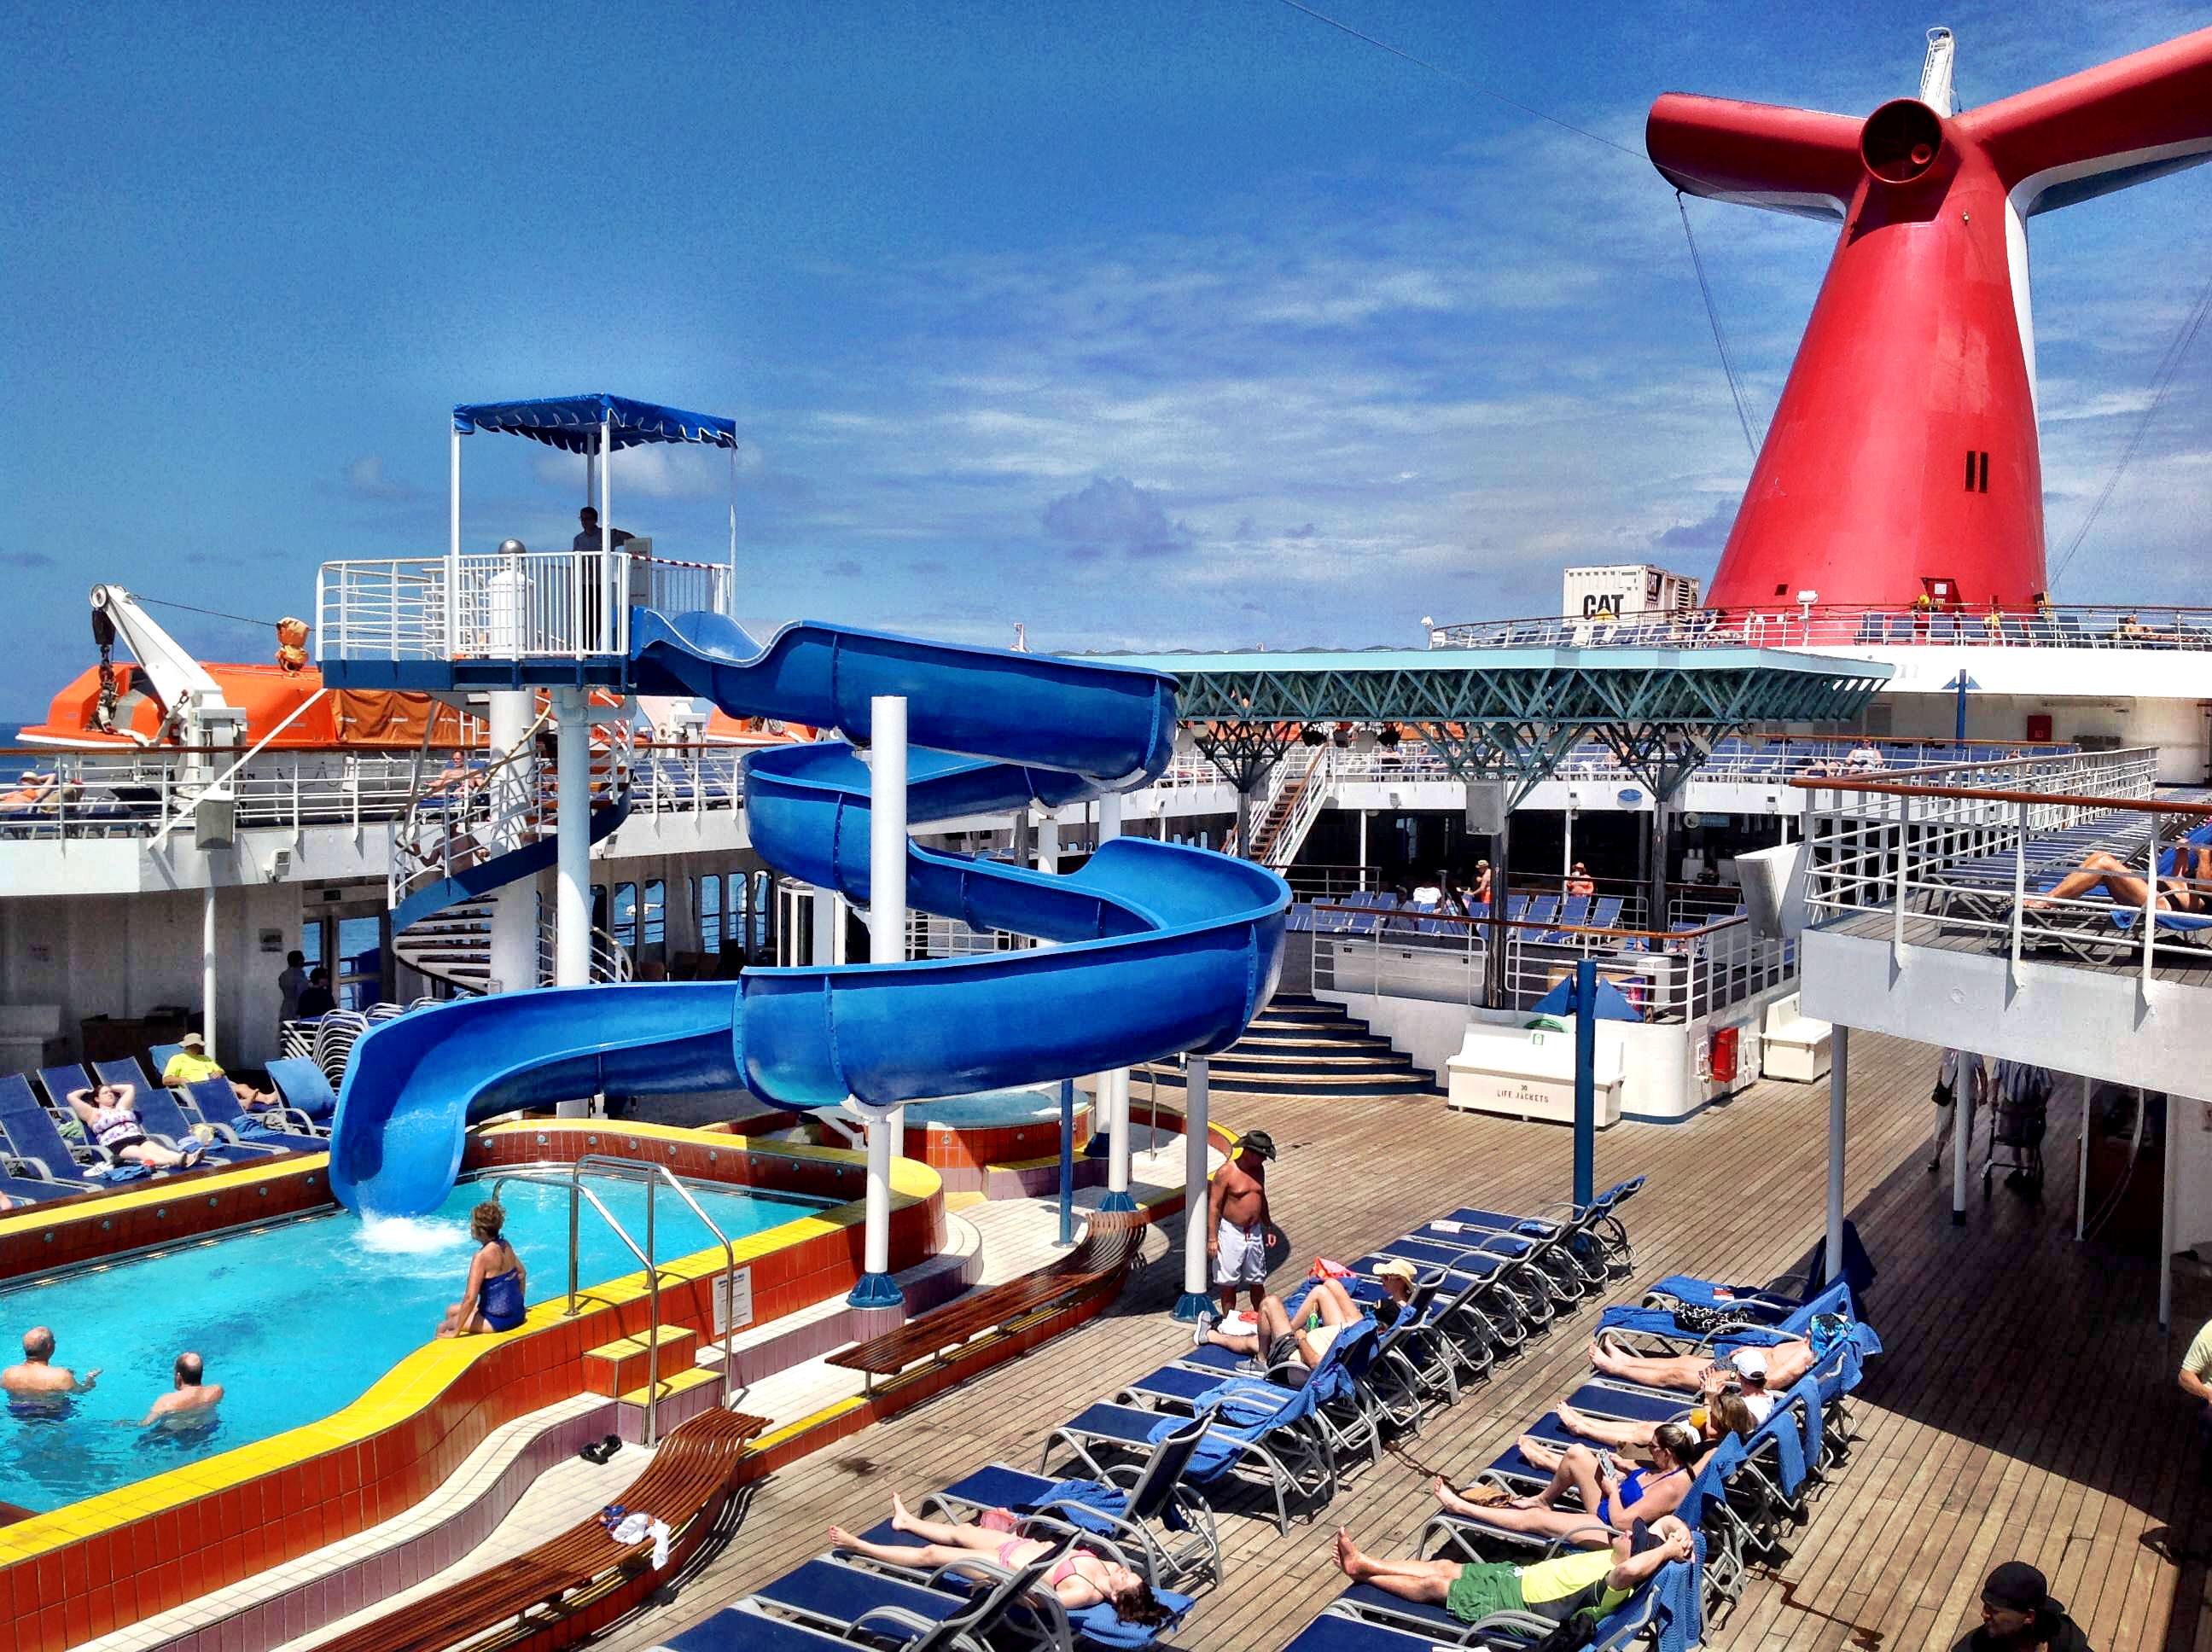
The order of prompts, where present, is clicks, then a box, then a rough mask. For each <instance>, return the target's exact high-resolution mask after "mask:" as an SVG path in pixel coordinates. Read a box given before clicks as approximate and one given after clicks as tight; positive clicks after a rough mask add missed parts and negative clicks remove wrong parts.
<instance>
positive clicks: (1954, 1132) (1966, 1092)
mask: <svg viewBox="0 0 2212 1652" xmlns="http://www.w3.org/2000/svg"><path fill="white" fill-rule="evenodd" d="M1960 1054H1962V1055H1966V1057H1967V1059H1966V1060H1964V1061H1961V1062H1960V1064H1959V1080H1960V1083H1959V1090H1960V1093H1959V1094H1958V1095H1955V1096H1952V1097H1951V1225H1952V1226H1953V1227H1954V1228H1963V1227H1965V1226H1966V1160H1967V1159H1968V1158H1969V1157H1971V1156H1972V1153H1973V1148H1974V1097H1975V1096H1976V1095H1977V1094H1978V1093H1979V1091H1980V1090H1981V1088H1982V1086H1981V1085H1980V1084H1979V1083H1978V1082H1977V1081H1976V1075H1977V1074H1978V1073H1979V1072H1981V1071H1982V1058H1981V1057H1980V1056H1978V1055H1971V1054H1967V1053H1966V1052H1965V1051H1963V1050H1962V1051H1960Z"/></svg>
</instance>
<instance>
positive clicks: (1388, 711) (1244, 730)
mask: <svg viewBox="0 0 2212 1652" xmlns="http://www.w3.org/2000/svg"><path fill="white" fill-rule="evenodd" d="M1115 659H1116V662H1117V663H1119V664H1123V665H1146V666H1150V667H1152V668H1153V669H1155V670H1158V671H1172V672H1174V673H1175V675H1176V678H1177V680H1178V682H1179V683H1180V684H1181V692H1180V694H1179V695H1178V701H1177V714H1178V715H1179V716H1180V717H1181V718H1182V720H1183V721H1184V722H1185V723H1187V724H1191V725H1194V726H1196V733H1197V738H1198V741H1199V745H1200V750H1202V751H1204V752H1205V753H1206V756H1207V757H1209V758H1210V759H1212V761H1213V762H1214V763H1215V764H1216V765H1217V766H1218V767H1219V768H1222V769H1223V771H1224V772H1225V774H1228V775H1229V777H1230V778H1231V780H1233V781H1235V782H1236V783H1237V785H1239V786H1240V787H1249V786H1250V785H1251V784H1253V783H1254V781H1255V780H1256V779H1257V777H1258V775H1259V774H1260V773H1261V772H1264V770H1265V769H1266V768H1267V765H1268V764H1269V763H1271V762H1273V761H1274V759H1275V758H1276V757H1278V756H1280V755H1281V753H1282V751H1283V750H1284V748H1285V747H1286V746H1287V745H1288V744H1290V743H1291V742H1292V741H1294V740H1296V739H1297V738H1298V735H1299V733H1300V732H1301V730H1302V728H1303V726H1305V725H1308V724H1314V723H1328V722H1357V723H1376V724H1381V723H1389V724H1394V725H1396V726H1400V727H1402V728H1404V729H1405V730H1406V731H1407V732H1409V733H1414V734H1418V735H1419V737H1420V738H1423V739H1424V740H1426V741H1429V742H1430V743H1431V744H1433V745H1434V746H1435V747H1436V748H1437V750H1439V751H1440V752H1442V753H1443V756H1444V758H1445V761H1446V762H1447V763H1449V765H1450V767H1451V768H1452V769H1453V770H1454V771H1455V773H1458V774H1462V775H1463V776H1464V777H1467V778H1475V777H1486V778H1487V777H1495V778H1499V779H1505V780H1513V781H1516V782H1517V783H1518V784H1517V787H1516V789H1517V790H1519V791H1520V792H1521V793H1522V794H1523V795H1525V793H1526V791H1527V789H1528V787H1533V786H1534V784H1535V783H1536V782H1537V781H1539V780H1543V779H1545V778H1546V777H1547V776H1548V775H1549V774H1551V773H1552V772H1553V769H1554V768H1556V767H1557V766H1558V763H1559V759H1560V758H1561V757H1562V756H1564V755H1565V753H1566V752H1567V751H1568V750H1571V749H1572V748H1573V747H1574V746H1575V745H1576V744H1579V743H1581V742H1583V741H1586V740H1589V739H1592V738H1596V739H1601V740H1603V741H1604V742H1605V743H1606V744H1608V745H1610V746H1612V747H1613V749H1614V750H1616V751H1617V752H1619V753H1620V756H1622V758H1623V759H1624V760H1625V761H1626V762H1629V763H1630V764H1631V765H1632V767H1633V768H1636V769H1637V770H1638V771H1639V772H1641V773H1643V774H1644V775H1645V777H1646V778H1647V779H1648V780H1650V783H1651V784H1652V786H1653V787H1654V788H1655V790H1656V791H1657V792H1658V793H1660V794H1661V795H1662V796H1665V795H1668V794H1669V793H1672V792H1673V791H1674V787H1675V786H1676V785H1678V784H1679V783H1680V780H1681V779H1682V778H1683V777H1684V776H1686V774H1688V773H1689V772H1690V771H1691V770H1692V769H1693V768H1695V767H1696V766H1697V764H1698V763H1699V762H1702V761H1703V760H1704V758H1705V754H1706V753H1707V752H1708V751H1709V750H1711V746H1712V743H1713V742H1714V741H1715V740H1717V739H1718V738H1721V737H1722V736H1723V735H1725V734H1728V733H1730V732H1734V731H1736V730H1740V729H1744V728H1748V727H1752V726H1757V725H1759V724H1765V723H1836V722H1844V721H1848V720H1851V719H1854V718H1856V717H1857V716H1858V714H1860V712H1861V711H1862V710H1863V709H1864V708H1865V706H1866V704H1867V702H1868V701H1869V700H1871V699H1872V698H1873V697H1874V695H1875V693H1876V692H1877V691H1878V690H1879V689H1881V686H1882V684H1883V683H1885V682H1887V680H1888V678H1889V676H1890V671H1891V668H1890V667H1889V666H1888V665H1886V664H1882V663H1880V662H1876V661H1871V660H1858V659H1823V658H1821V657H1820V656H1818V655H1814V654H1803V653H1785V652H1783V651H1780V650H1776V649H1765V648H1697V649H1672V648H1483V649H1459V648H1437V649H1428V648H1375V649H1366V650H1357V651H1314V652H1311V653H1303V652H1301V653H1223V654H1207V653H1160V654H1143V655H1133V656H1127V655H1124V656H1116V657H1115Z"/></svg>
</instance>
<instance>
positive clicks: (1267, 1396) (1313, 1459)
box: [1039, 1380, 1336, 1533]
mask: <svg viewBox="0 0 2212 1652" xmlns="http://www.w3.org/2000/svg"><path fill="white" fill-rule="evenodd" d="M1318 1397H1319V1396H1318V1394H1317V1393H1316V1390H1315V1389H1314V1388H1313V1387H1312V1386H1311V1385H1309V1386H1307V1387H1306V1388H1300V1389H1297V1390H1296V1391H1294V1392H1289V1393H1285V1391H1284V1390H1282V1389H1279V1388H1273V1387H1272V1386H1271V1385H1269V1384H1267V1383H1264V1382H1262V1383H1246V1382H1237V1381H1235V1380H1231V1381H1230V1382H1223V1383H1219V1384H1218V1385H1217V1386H1216V1388H1215V1389H1214V1392H1213V1394H1212V1396H1210V1400H1211V1405H1212V1406H1218V1407H1220V1412H1219V1415H1218V1416H1217V1417H1216V1418H1215V1419H1214V1420H1213V1421H1212V1423H1211V1424H1209V1426H1208V1427H1207V1429H1206V1434H1205V1435H1204V1436H1203V1437H1202V1438H1201V1440H1200V1443H1199V1446H1198V1449H1197V1450H1196V1451H1195V1452H1194V1454H1193V1455H1192V1459H1191V1462H1190V1465H1189V1467H1188V1468H1186V1469H1185V1471H1184V1473H1185V1475H1186V1477H1187V1478H1188V1479H1190V1480H1191V1481H1192V1482H1193V1483H1194V1484H1196V1485H1213V1484H1214V1483H1215V1482H1217V1481H1219V1480H1222V1479H1227V1478H1229V1477H1231V1475H1238V1476H1241V1477H1243V1478H1244V1479H1247V1480H1248V1481H1249V1480H1254V1479H1256V1480H1257V1481H1259V1482H1260V1483H1261V1485H1262V1486H1263V1488H1264V1489H1265V1491H1267V1493H1268V1494H1269V1496H1270V1497H1272V1498H1273V1502H1274V1505H1275V1529H1276V1530H1277V1531H1279V1532H1284V1533H1287V1532H1288V1531H1289V1530H1290V1529H1291V1518H1290V1503H1291V1498H1292V1497H1297V1499H1299V1500H1300V1501H1302V1502H1304V1503H1307V1504H1309V1505H1310V1508H1311V1509H1321V1508H1324V1507H1326V1506H1327V1505H1328V1503H1329V1501H1330V1499H1331V1498H1333V1497H1335V1495H1336V1459H1335V1454H1334V1452H1332V1451H1331V1450H1330V1449H1329V1445H1328V1437H1327V1436H1325V1435H1324V1434H1322V1431H1321V1430H1319V1429H1318V1428H1316V1426H1314V1424H1313V1422H1312V1413H1313V1408H1314V1404H1315V1401H1316V1399H1317V1398H1318ZM1208 1408H1210V1407H1208ZM1202 1409H1204V1408H1202ZM1178 1426H1180V1422H1179V1419H1177V1418H1173V1417H1163V1416H1162V1415H1161V1414H1160V1413H1159V1412H1156V1411H1148V1410H1146V1409H1144V1408H1142V1407H1140V1406H1117V1405H1111V1404H1103V1403H1102V1404H1099V1405H1095V1406H1089V1407H1087V1408H1085V1410H1084V1411H1082V1412H1079V1413H1078V1414H1077V1415H1076V1416H1074V1417H1073V1418H1069V1419H1068V1420H1067V1421H1066V1422H1065V1423H1063V1424H1060V1426H1059V1427H1058V1428H1056V1429H1054V1430H1053V1431H1052V1434H1051V1436H1049V1437H1048V1439H1047V1440H1046V1441H1045V1446H1044V1456H1043V1459H1042V1462H1041V1463H1040V1465H1039V1466H1040V1467H1042V1464H1043V1463H1048V1462H1050V1461H1052V1457H1053V1454H1054V1450H1055V1449H1066V1451H1068V1452H1069V1453H1070V1454H1071V1455H1073V1457H1074V1459H1075V1461H1077V1462H1079V1463H1080V1464H1082V1465H1083V1467H1084V1470H1085V1473H1088V1474H1090V1475H1091V1476H1092V1477H1093V1478H1096V1479H1105V1478H1107V1477H1108V1467H1107V1464H1108V1462H1109V1461H1111V1460H1112V1458H1113V1456H1115V1455H1121V1456H1125V1457H1138V1456H1148V1455H1151V1453H1152V1449H1153V1447H1155V1446H1157V1445H1158V1444H1159V1443H1160V1442H1161V1441H1163V1440H1164V1439H1165V1438H1166V1437H1167V1436H1169V1435H1170V1434H1171V1433H1173V1432H1174V1431H1175V1430H1176V1428H1177V1427H1178ZM1101 1453H1104V1454H1107V1455H1106V1456H1105V1457H1103V1458H1102V1456H1101V1455H1100V1454H1101ZM1210 1500H1211V1499H1209V1501H1210Z"/></svg>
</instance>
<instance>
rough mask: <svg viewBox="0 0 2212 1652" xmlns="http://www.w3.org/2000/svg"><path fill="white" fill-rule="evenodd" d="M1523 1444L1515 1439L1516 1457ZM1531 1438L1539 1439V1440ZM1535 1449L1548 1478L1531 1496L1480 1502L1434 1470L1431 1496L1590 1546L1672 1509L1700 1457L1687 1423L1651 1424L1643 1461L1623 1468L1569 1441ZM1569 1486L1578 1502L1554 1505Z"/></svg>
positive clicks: (1462, 1511) (1701, 1448) (1484, 1517)
mask: <svg viewBox="0 0 2212 1652" xmlns="http://www.w3.org/2000/svg"><path fill="white" fill-rule="evenodd" d="M1528 1443H1529V1442H1523V1445H1522V1455H1527V1452H1528ZM1534 1443H1537V1444H1539V1445H1540V1446H1541V1442H1534ZM1542 1449H1543V1450H1544V1452H1545V1455H1547V1456H1549V1457H1550V1458H1551V1459H1552V1463H1551V1468H1552V1483H1551V1484H1550V1485H1547V1486H1546V1487H1545V1488H1544V1489H1543V1490H1542V1491H1539V1492H1537V1493H1536V1494H1535V1496H1534V1497H1507V1498H1505V1499H1504V1501H1502V1502H1490V1503H1480V1502H1477V1501H1475V1500H1474V1499H1473V1498H1471V1497H1464V1496H1462V1494H1461V1493H1459V1492H1457V1491H1453V1490H1452V1488H1451V1487H1450V1486H1449V1485H1445V1484H1444V1479H1443V1475H1441V1474H1439V1475H1437V1477H1436V1479H1435V1480H1434V1481H1433V1482H1432V1483H1431V1485H1432V1489H1433V1490H1434V1491H1435V1492H1436V1494H1437V1503H1439V1504H1441V1505H1442V1506H1443V1509H1444V1512H1445V1513H1447V1514H1453V1515H1472V1516H1473V1517H1474V1518H1475V1519H1478V1520H1480V1521H1483V1522H1484V1523H1485V1524H1486V1525H1490V1526H1498V1527H1504V1529H1505V1530H1507V1531H1509V1532H1530V1533H1534V1534H1537V1535H1539V1536H1543V1537H1563V1538H1565V1539H1566V1540H1568V1541H1569V1542H1571V1543H1575V1544H1579V1545H1580V1546H1582V1547H1583V1548H1585V1549H1592V1548H1598V1547H1601V1546H1603V1545H1604V1544H1605V1543H1607V1541H1609V1540H1611V1538H1612V1536H1613V1534H1615V1533H1620V1532H1625V1531H1626V1530H1627V1529H1628V1527H1629V1522H1631V1521H1638V1520H1656V1519H1658V1518H1659V1516H1660V1515H1671V1514H1673V1513H1674V1510H1675V1509H1677V1508H1679V1507H1680V1504H1681V1502H1682V1498H1683V1496H1684V1494H1685V1493H1686V1492H1687V1491H1689V1489H1690V1477H1691V1475H1692V1473H1693V1472H1694V1471H1695V1469H1696V1467H1697V1461H1698V1459H1699V1458H1700V1457H1702V1456H1703V1455H1705V1441H1703V1440H1701V1439H1699V1437H1698V1431H1697V1430H1695V1429H1693V1428H1692V1427H1691V1426H1690V1425H1689V1424H1687V1423H1662V1424H1659V1426H1658V1427H1657V1428H1656V1429H1655V1430H1652V1440H1651V1466H1650V1467H1649V1468H1638V1469H1635V1470H1633V1471H1632V1472H1631V1473H1626V1474H1624V1473H1621V1472H1620V1464H1619V1463H1617V1462H1615V1461H1613V1456H1612V1454H1611V1453H1609V1452H1603V1451H1593V1450H1591V1449H1589V1447H1588V1446H1585V1445H1571V1446H1569V1447H1568V1448H1567V1449H1565V1451H1555V1450H1554V1449H1553V1448H1551V1447H1548V1446H1546V1447H1543V1448H1542ZM1529 1461H1531V1462H1535V1461H1536V1460H1535V1459H1534V1458H1533V1457H1531V1458H1529ZM1537 1466H1538V1467H1543V1466H1544V1465H1542V1464H1541V1463H1539V1464H1538V1465H1537ZM1569 1491H1573V1492H1575V1493H1577V1495H1578V1496H1579V1497H1580V1498H1581V1500H1582V1506H1581V1507H1580V1508H1577V1509H1562V1508H1560V1507H1559V1506H1558V1504H1559V1499H1560V1497H1563V1496H1564V1495H1565V1494H1566V1493H1567V1492H1569ZM1600 1522H1601V1523H1600Z"/></svg>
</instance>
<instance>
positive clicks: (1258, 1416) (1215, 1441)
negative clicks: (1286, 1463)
mask: <svg viewBox="0 0 2212 1652" xmlns="http://www.w3.org/2000/svg"><path fill="white" fill-rule="evenodd" d="M1319 1403H1320V1401H1319V1400H1318V1399H1317V1398H1316V1395H1315V1393H1314V1385H1313V1384H1311V1383H1309V1384H1307V1385H1306V1386H1305V1387H1304V1388H1277V1387H1276V1386H1275V1385H1274V1384H1273V1383H1272V1382H1254V1381H1253V1380H1252V1379H1250V1378H1249V1377H1232V1378H1231V1379H1230V1380H1229V1381H1228V1382H1220V1383H1217V1384H1215V1385H1214V1386H1213V1387H1212V1388H1208V1389H1207V1390H1206V1392H1205V1393H1203V1394H1200V1395H1199V1396H1198V1397H1197V1399H1196V1400H1194V1402H1193V1403H1192V1409H1193V1410H1194V1411H1201V1412H1202V1411H1206V1410H1209V1409H1210V1410H1212V1412H1214V1418H1213V1426H1212V1428H1211V1429H1209V1430H1206V1437H1205V1438H1204V1439H1203V1440H1200V1442H1198V1449H1197V1450H1195V1451H1194V1452H1193V1453H1192V1454H1191V1458H1190V1467H1188V1468H1186V1469H1185V1470H1183V1475H1184V1478H1185V1479H1191V1480H1195V1481H1198V1482H1200V1483H1201V1484H1203V1483H1205V1482H1206V1481H1210V1480H1216V1479H1220V1478H1221V1476H1222V1475H1224V1474H1225V1473H1228V1472H1229V1471H1230V1469H1231V1468H1233V1467H1235V1466H1236V1464H1237V1449H1236V1447H1237V1445H1252V1444H1254V1443H1255V1442H1258V1441H1259V1440H1260V1439H1261V1436H1265V1435H1267V1434H1269V1433H1271V1432H1273V1430H1276V1429H1279V1428H1287V1427H1289V1426H1291V1424H1294V1423H1302V1422H1304V1420H1305V1419H1306V1418H1308V1417H1309V1416H1310V1415H1312V1413H1313V1408H1314V1407H1315V1406H1316V1405H1317V1404H1319ZM1189 1421H1190V1418H1188V1417H1163V1418H1160V1420H1159V1422H1158V1424H1156V1425H1155V1426H1154V1427H1153V1429H1152V1432H1151V1434H1150V1435H1149V1436H1147V1437H1148V1438H1149V1439H1150V1440H1151V1441H1152V1443H1153V1444H1154V1445H1158V1444H1159V1443H1160V1442H1161V1441H1163V1440H1164V1439H1166V1438H1167V1437H1168V1436H1169V1435H1170V1434H1173V1433H1174V1432H1175V1431H1176V1430H1177V1429H1179V1428H1182V1427H1184V1426H1185V1425H1187V1424H1188V1423H1189ZM1232 1442H1233V1443H1232Z"/></svg>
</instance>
